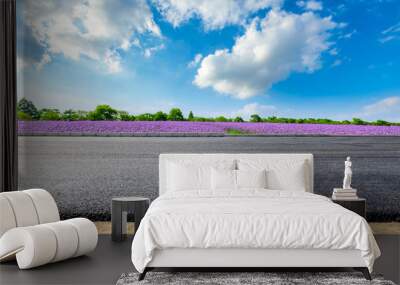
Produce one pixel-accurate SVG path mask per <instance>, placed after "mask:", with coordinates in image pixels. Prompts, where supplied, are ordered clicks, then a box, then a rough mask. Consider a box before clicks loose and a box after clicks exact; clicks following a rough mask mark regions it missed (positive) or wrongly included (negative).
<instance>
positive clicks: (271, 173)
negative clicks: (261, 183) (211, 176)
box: [238, 159, 309, 192]
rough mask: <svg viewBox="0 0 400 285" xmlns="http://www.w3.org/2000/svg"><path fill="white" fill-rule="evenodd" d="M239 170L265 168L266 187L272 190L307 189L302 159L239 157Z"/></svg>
mask: <svg viewBox="0 0 400 285" xmlns="http://www.w3.org/2000/svg"><path fill="white" fill-rule="evenodd" d="M238 169H240V170H253V171H254V170H257V169H266V171H267V172H266V173H267V188H268V189H273V190H287V191H303V192H305V191H306V189H308V183H309V182H308V179H307V177H306V174H307V172H306V163H305V161H304V160H288V159H282V160H274V161H271V160H263V159H255V160H250V159H249V160H248V159H241V160H239V161H238Z"/></svg>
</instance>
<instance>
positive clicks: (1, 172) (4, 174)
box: [0, 0, 18, 192]
mask: <svg viewBox="0 0 400 285" xmlns="http://www.w3.org/2000/svg"><path fill="white" fill-rule="evenodd" d="M15 6H16V5H15V0H0V68H1V70H0V191H1V192H2V191H15V190H17V188H18V164H17V163H18V156H17V148H18V141H17V121H16V105H17V92H16V91H17V90H16V77H17V75H16V7H15Z"/></svg>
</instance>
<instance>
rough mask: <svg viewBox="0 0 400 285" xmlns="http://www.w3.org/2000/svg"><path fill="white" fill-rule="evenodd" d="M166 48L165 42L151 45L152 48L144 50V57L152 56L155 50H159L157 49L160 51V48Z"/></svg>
mask: <svg viewBox="0 0 400 285" xmlns="http://www.w3.org/2000/svg"><path fill="white" fill-rule="evenodd" d="M164 48H165V45H164V44H161V45H158V46H155V47H150V48H146V49H145V50H144V53H143V54H144V57H146V58H149V57H151V56H152V55H153V54H154V53H155V52H157V51H159V50H162V49H164Z"/></svg>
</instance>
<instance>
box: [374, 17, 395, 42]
mask: <svg viewBox="0 0 400 285" xmlns="http://www.w3.org/2000/svg"><path fill="white" fill-rule="evenodd" d="M398 38H400V22H399V23H397V24H395V25H393V26H390V27H389V28H387V29H385V30H383V31H382V32H381V37H380V38H379V39H378V41H379V42H380V43H382V44H384V43H386V42H389V41H392V40H395V39H398Z"/></svg>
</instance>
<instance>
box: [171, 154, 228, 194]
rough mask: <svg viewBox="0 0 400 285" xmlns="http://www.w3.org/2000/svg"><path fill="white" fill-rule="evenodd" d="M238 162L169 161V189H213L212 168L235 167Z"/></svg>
mask: <svg viewBox="0 0 400 285" xmlns="http://www.w3.org/2000/svg"><path fill="white" fill-rule="evenodd" d="M235 165H236V162H235V161H233V160H231V161H225V160H223V161H213V162H211V163H210V162H208V163H204V162H202V163H193V162H191V161H188V160H176V161H169V162H168V163H167V181H166V182H167V183H166V184H167V191H185V190H188V191H190V190H211V168H212V167H213V168H216V169H234V168H235Z"/></svg>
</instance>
